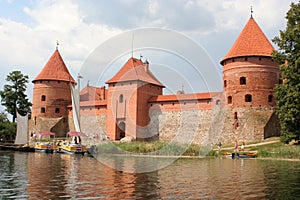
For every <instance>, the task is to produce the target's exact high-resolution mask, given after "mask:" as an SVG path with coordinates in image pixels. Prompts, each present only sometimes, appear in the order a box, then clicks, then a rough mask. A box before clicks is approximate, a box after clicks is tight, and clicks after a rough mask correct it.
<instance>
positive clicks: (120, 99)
mask: <svg viewBox="0 0 300 200" xmlns="http://www.w3.org/2000/svg"><path fill="white" fill-rule="evenodd" d="M119 103H123V94H120V96H119Z"/></svg>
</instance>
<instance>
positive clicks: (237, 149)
mask: <svg viewBox="0 0 300 200" xmlns="http://www.w3.org/2000/svg"><path fill="white" fill-rule="evenodd" d="M234 153H235V154H237V155H238V153H239V143H238V141H237V140H235V143H234Z"/></svg>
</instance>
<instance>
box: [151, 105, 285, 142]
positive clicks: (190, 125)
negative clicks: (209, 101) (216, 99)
mask: <svg viewBox="0 0 300 200" xmlns="http://www.w3.org/2000/svg"><path fill="white" fill-rule="evenodd" d="M235 113H237V119H235V118H234V116H235ZM274 115H275V110H274V108H271V107H263V108H236V109H228V108H225V107H221V106H214V108H213V109H211V110H177V111H174V110H173V111H166V110H161V109H159V108H156V109H154V110H152V111H151V123H150V125H149V131H150V132H152V133H153V134H154V133H155V134H157V135H158V137H159V140H162V141H168V142H170V141H177V142H179V143H180V142H183V143H184V142H188V143H190V142H192V143H196V144H201V145H210V144H211V143H213V144H216V143H217V142H218V141H221V142H222V143H234V141H235V140H236V139H237V140H238V141H239V142H242V141H245V142H246V143H247V142H250V141H260V140H263V139H265V138H266V137H269V135H271V136H279V128H278V126H279V122H278V120H277V118H276V117H274ZM236 121H238V126H237V127H235V123H236ZM268 124H269V125H268ZM274 127H277V128H274ZM266 130H267V133H266Z"/></svg>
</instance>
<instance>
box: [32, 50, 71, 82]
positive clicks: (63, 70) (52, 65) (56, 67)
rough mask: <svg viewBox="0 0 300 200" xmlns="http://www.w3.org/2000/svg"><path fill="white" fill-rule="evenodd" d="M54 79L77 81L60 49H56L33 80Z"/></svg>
mask: <svg viewBox="0 0 300 200" xmlns="http://www.w3.org/2000/svg"><path fill="white" fill-rule="evenodd" d="M41 80H54V81H68V82H72V83H75V80H74V79H73V77H72V76H71V74H70V72H69V70H68V68H67V67H66V65H65V63H64V61H63V59H62V57H61V55H60V53H59V51H58V50H57V49H56V50H55V51H54V53H53V54H52V56H51V57H50V59H49V60H48V62H47V63H46V65H45V66H44V67H43V69H42V71H41V72H40V73H39V74H38V75H37V76H36V77H35V79H34V80H33V81H32V82H33V83H34V82H35V81H41Z"/></svg>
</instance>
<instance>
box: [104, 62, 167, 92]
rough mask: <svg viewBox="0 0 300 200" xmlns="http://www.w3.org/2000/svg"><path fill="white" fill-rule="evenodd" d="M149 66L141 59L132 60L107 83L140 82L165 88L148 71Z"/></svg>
mask: <svg viewBox="0 0 300 200" xmlns="http://www.w3.org/2000/svg"><path fill="white" fill-rule="evenodd" d="M148 65H149V64H148V63H143V62H142V61H141V60H139V59H136V58H130V59H129V60H128V61H127V62H126V63H125V64H124V65H123V67H122V68H121V69H120V70H119V71H118V72H117V73H116V74H115V75H114V76H113V77H112V78H111V79H110V80H108V81H106V83H107V84H109V83H117V82H123V81H135V80H139V81H144V82H147V83H152V84H154V85H158V86H161V87H164V85H163V84H162V83H160V82H159V81H158V80H157V79H156V78H155V76H154V75H153V74H152V73H151V71H150V70H149V69H148Z"/></svg>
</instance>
